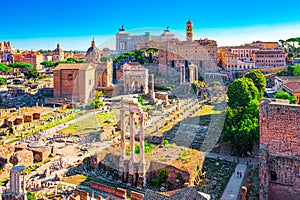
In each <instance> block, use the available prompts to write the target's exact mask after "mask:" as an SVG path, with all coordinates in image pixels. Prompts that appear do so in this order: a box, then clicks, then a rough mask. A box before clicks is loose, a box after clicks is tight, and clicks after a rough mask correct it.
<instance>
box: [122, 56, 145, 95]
mask: <svg viewBox="0 0 300 200" xmlns="http://www.w3.org/2000/svg"><path fill="white" fill-rule="evenodd" d="M121 69H122V70H123V80H124V92H125V93H132V92H140V93H144V94H147V93H148V76H149V74H148V69H146V68H145V67H144V66H143V65H141V64H139V63H137V62H132V63H125V64H124V65H123V66H122V67H121Z"/></svg>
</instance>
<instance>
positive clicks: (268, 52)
mask: <svg viewBox="0 0 300 200" xmlns="http://www.w3.org/2000/svg"><path fill="white" fill-rule="evenodd" d="M255 54H285V53H284V52H283V51H282V50H278V49H274V50H259V51H257V52H256V53H255Z"/></svg>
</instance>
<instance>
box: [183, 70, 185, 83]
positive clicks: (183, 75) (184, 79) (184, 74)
mask: <svg viewBox="0 0 300 200" xmlns="http://www.w3.org/2000/svg"><path fill="white" fill-rule="evenodd" d="M183 84H185V66H183Z"/></svg>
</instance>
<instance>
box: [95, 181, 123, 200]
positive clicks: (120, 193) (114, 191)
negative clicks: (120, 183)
mask: <svg viewBox="0 0 300 200" xmlns="http://www.w3.org/2000/svg"><path fill="white" fill-rule="evenodd" d="M90 187H91V188H93V189H96V190H100V191H102V192H104V193H107V194H111V195H114V196H116V197H119V198H121V199H125V198H126V190H124V189H122V188H113V187H109V186H106V185H102V184H99V183H95V182H90Z"/></svg>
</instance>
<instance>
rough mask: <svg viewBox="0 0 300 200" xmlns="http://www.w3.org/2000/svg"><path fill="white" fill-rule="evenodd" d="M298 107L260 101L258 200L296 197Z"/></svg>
mask: <svg viewBox="0 0 300 200" xmlns="http://www.w3.org/2000/svg"><path fill="white" fill-rule="evenodd" d="M299 145H300V106H297V105H292V104H289V103H288V101H285V100H276V99H272V100H271V99H263V100H262V102H261V105H260V150H261V151H260V152H261V158H260V184H261V190H260V199H274V200H276V199H298V198H299V195H300V148H299Z"/></svg>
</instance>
